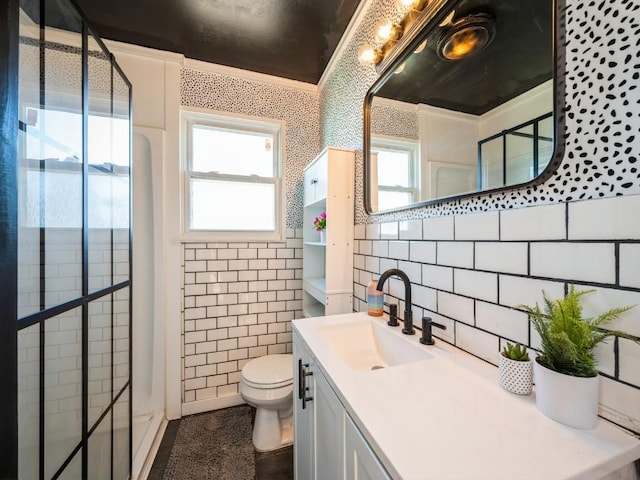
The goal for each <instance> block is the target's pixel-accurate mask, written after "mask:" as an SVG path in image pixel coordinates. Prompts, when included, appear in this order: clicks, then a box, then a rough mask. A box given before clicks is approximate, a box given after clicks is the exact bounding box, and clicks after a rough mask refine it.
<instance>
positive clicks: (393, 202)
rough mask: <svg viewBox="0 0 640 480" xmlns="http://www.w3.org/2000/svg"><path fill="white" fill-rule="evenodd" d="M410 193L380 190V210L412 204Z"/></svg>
mask: <svg viewBox="0 0 640 480" xmlns="http://www.w3.org/2000/svg"><path fill="white" fill-rule="evenodd" d="M412 201H413V200H412V199H411V193H409V192H390V191H385V190H378V210H389V209H390V208H399V207H404V206H406V205H409V204H411V203H412Z"/></svg>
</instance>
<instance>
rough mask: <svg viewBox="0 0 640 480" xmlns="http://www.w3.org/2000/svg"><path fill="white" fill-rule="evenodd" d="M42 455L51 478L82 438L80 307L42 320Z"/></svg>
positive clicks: (46, 474)
mask: <svg viewBox="0 0 640 480" xmlns="http://www.w3.org/2000/svg"><path fill="white" fill-rule="evenodd" d="M44 329H45V350H44V351H45V359H44V360H45V364H44V375H45V380H46V381H45V392H44V415H45V418H44V440H45V445H44V453H45V465H44V466H45V477H46V478H51V477H52V475H53V474H54V473H55V472H56V471H57V470H58V469H59V468H60V466H61V465H62V463H63V462H64V461H65V460H66V459H67V457H68V456H69V454H70V453H71V452H72V451H73V449H74V448H75V447H76V446H77V445H78V443H80V440H81V439H82V308H76V309H73V310H70V311H68V312H65V313H63V314H61V315H59V316H57V317H53V318H49V319H47V320H46V321H45V327H44Z"/></svg>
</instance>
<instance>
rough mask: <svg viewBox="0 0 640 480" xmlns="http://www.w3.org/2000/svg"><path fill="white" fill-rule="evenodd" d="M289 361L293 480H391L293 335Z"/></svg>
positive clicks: (311, 358)
mask: <svg viewBox="0 0 640 480" xmlns="http://www.w3.org/2000/svg"><path fill="white" fill-rule="evenodd" d="M293 358H294V362H295V370H296V372H295V377H294V379H295V383H294V387H295V389H294V395H295V397H294V409H293V414H294V417H293V419H294V429H295V430H294V432H295V433H294V448H293V450H294V472H295V478H296V479H297V480H340V479H345V480H347V479H353V480H366V479H371V480H385V479H386V480H390V479H391V477H389V476H388V475H387V473H386V471H385V469H384V467H383V466H382V464H381V463H380V462H379V461H378V459H377V458H376V456H375V454H374V453H373V451H372V450H371V448H370V447H369V445H368V444H367V442H366V440H365V439H364V437H363V436H362V434H361V433H360V432H359V430H358V428H357V427H356V425H355V424H354V423H353V421H352V420H351V418H350V417H349V415H348V414H347V412H346V410H345V408H344V407H343V405H342V403H341V402H340V400H339V399H338V397H337V396H336V394H335V392H334V391H333V388H332V387H331V385H329V383H328V382H327V380H326V378H325V377H324V375H323V374H322V372H321V370H320V369H319V368H318V366H317V363H316V361H315V359H314V357H313V356H312V355H311V352H310V351H309V349H308V348H307V346H306V344H305V343H304V341H302V339H301V338H300V336H299V335H298V334H297V332H295V331H294V332H293ZM305 373H306V376H305ZM303 389H304V392H305V393H306V396H305V399H306V400H305V401H304V402H303V401H302V392H303Z"/></svg>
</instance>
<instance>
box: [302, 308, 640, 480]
mask: <svg viewBox="0 0 640 480" xmlns="http://www.w3.org/2000/svg"><path fill="white" fill-rule="evenodd" d="M365 318H366V319H370V320H374V321H379V322H386V319H382V318H380V319H374V318H373V317H369V316H367V314H366V313H354V314H346V315H334V316H329V317H316V318H303V319H299V320H294V321H293V328H294V330H296V331H297V332H298V333H299V334H300V335H301V337H302V338H303V339H304V341H305V342H306V344H307V346H308V347H309V348H310V350H311V351H312V353H313V355H314V357H315V358H316V360H317V361H318V366H319V367H320V368H321V370H322V371H323V373H324V374H325V376H326V378H327V380H328V381H329V383H330V384H331V385H332V387H333V388H334V390H335V392H336V394H337V395H338V397H339V398H340V400H341V402H342V403H343V405H344V406H345V408H346V410H347V412H348V413H349V415H350V416H351V417H352V418H353V420H354V421H355V423H356V424H357V425H358V427H359V428H360V430H361V432H362V434H363V435H364V436H365V437H366V438H367V440H368V441H369V443H370V444H371V447H372V448H373V450H374V451H375V452H376V454H377V455H378V457H379V459H380V460H381V461H382V463H383V464H384V465H385V468H386V469H387V471H388V472H389V473H390V474H391V475H392V476H393V477H394V478H398V479H404V480H427V479H437V480H446V479H458V480H471V479H473V480H484V479H486V480H499V479H505V480H506V479H508V480H526V479H532V480H533V479H536V480H556V479H557V480H560V479H580V480H590V479H599V478H601V477H603V476H604V475H607V474H608V473H611V472H613V471H615V470H617V469H618V468H620V467H622V466H624V465H627V464H628V463H630V462H632V461H634V460H635V459H637V458H639V457H640V440H638V438H636V437H635V436H632V435H630V434H629V433H627V432H626V431H624V430H622V429H621V428H619V427H617V426H615V425H613V424H611V423H609V422H607V421H606V420H603V419H600V421H599V423H598V426H597V427H596V428H595V429H593V430H578V429H574V428H570V427H566V426H564V425H561V424H559V423H557V422H555V421H553V420H551V419H549V418H547V417H545V416H544V415H543V414H542V413H540V412H539V411H538V410H537V409H536V406H535V397H534V394H532V395H529V396H524V397H523V396H519V395H514V394H511V393H508V392H506V391H505V390H503V389H501V388H500V386H499V385H498V379H497V375H498V371H497V369H496V367H494V366H492V365H489V364H488V363H486V362H484V361H482V360H479V359H477V358H475V357H473V356H472V355H469V354H467V353H465V352H463V351H462V350H460V349H457V348H455V347H453V346H451V345H449V344H447V343H445V342H443V341H437V343H436V344H435V345H433V346H423V345H421V344H420V343H419V341H418V340H419V337H420V332H419V331H417V334H416V335H414V336H408V335H402V334H401V333H400V328H398V327H396V328H392V327H386V326H385V328H388V329H390V330H393V331H394V332H397V335H398V337H399V338H402V339H403V340H404V341H407V342H411V343H414V344H416V345H418V346H419V347H420V348H424V349H427V351H428V352H429V353H430V358H427V359H425V360H421V361H418V362H414V363H408V364H404V365H397V366H394V367H390V368H384V369H379V370H374V371H366V372H357V371H354V370H352V369H350V368H349V367H348V366H347V365H346V364H345V362H344V361H343V359H342V358H340V356H339V355H337V354H336V353H335V350H333V349H332V348H331V346H330V345H329V344H328V343H327V341H326V340H325V339H324V338H323V337H322V336H320V335H318V333H317V329H318V328H319V327H325V326H330V325H333V324H336V323H343V322H346V321H349V320H355V319H365ZM496 355H497V352H496Z"/></svg>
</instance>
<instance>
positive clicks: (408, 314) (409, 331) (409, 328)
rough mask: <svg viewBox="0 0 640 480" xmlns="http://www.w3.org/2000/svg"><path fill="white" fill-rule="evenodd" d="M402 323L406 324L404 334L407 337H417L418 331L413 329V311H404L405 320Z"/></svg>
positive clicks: (403, 329)
mask: <svg viewBox="0 0 640 480" xmlns="http://www.w3.org/2000/svg"><path fill="white" fill-rule="evenodd" d="M405 307H406V305H405ZM402 321H403V322H404V327H403V328H402V333H404V334H405V335H415V333H416V330H415V328H413V312H412V311H411V310H405V311H404V319H403V320H402Z"/></svg>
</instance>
